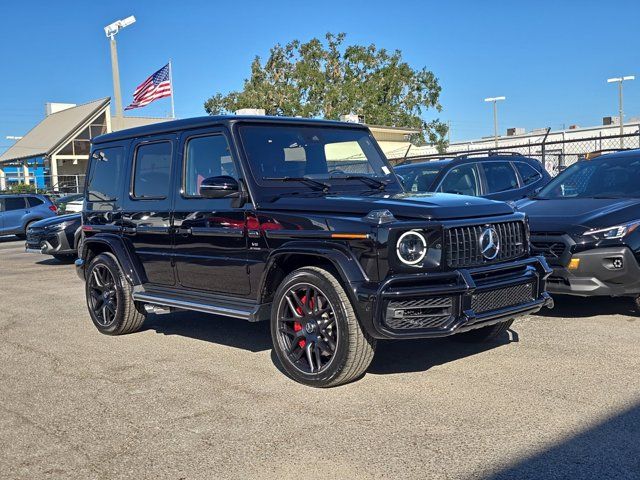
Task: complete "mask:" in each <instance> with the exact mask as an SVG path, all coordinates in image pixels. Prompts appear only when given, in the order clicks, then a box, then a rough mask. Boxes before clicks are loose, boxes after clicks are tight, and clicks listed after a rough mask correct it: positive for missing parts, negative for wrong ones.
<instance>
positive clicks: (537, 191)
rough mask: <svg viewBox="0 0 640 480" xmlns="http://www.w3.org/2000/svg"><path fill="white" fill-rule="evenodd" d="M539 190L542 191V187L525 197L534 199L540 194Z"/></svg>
mask: <svg viewBox="0 0 640 480" xmlns="http://www.w3.org/2000/svg"><path fill="white" fill-rule="evenodd" d="M540 190H542V187H538V188H536V189H535V190H533V191H532V192H530V193H529V195H527V198H534V197H535V196H536V195H538V194H539V193H540Z"/></svg>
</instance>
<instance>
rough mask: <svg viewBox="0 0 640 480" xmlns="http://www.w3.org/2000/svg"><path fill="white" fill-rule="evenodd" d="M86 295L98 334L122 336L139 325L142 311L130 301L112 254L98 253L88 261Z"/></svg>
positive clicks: (129, 290)
mask: <svg viewBox="0 0 640 480" xmlns="http://www.w3.org/2000/svg"><path fill="white" fill-rule="evenodd" d="M85 293H86V297H87V307H88V309H89V315H90V316H91V320H92V321H93V324H94V325H95V326H96V328H97V329H98V330H99V331H100V333H104V334H105V335H123V334H126V333H132V332H135V331H136V330H139V329H140V327H141V326H142V324H143V322H144V320H145V314H144V310H143V309H142V308H141V307H140V306H139V305H137V304H136V302H134V301H133V298H132V296H131V285H130V284H129V282H128V281H127V279H126V278H125V276H124V273H123V272H122V270H121V269H120V266H119V265H118V262H117V260H116V257H114V256H113V254H111V253H101V254H99V255H97V256H96V257H95V258H94V259H93V260H91V263H90V264H89V267H88V268H87V274H86V282H85Z"/></svg>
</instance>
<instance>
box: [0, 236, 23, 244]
mask: <svg viewBox="0 0 640 480" xmlns="http://www.w3.org/2000/svg"><path fill="white" fill-rule="evenodd" d="M19 241H20V239H19V238H18V237H16V236H14V235H2V236H0V243H8V242H19ZM23 241H24V240H23Z"/></svg>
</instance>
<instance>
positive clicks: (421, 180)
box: [396, 165, 442, 192]
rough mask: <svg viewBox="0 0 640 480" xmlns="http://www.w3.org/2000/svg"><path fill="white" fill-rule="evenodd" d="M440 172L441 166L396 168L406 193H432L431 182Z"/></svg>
mask: <svg viewBox="0 0 640 480" xmlns="http://www.w3.org/2000/svg"><path fill="white" fill-rule="evenodd" d="M440 170H442V166H439V167H436V166H424V165H422V166H416V167H408V166H407V167H399V168H396V175H398V176H399V177H400V178H401V179H402V182H403V183H404V188H405V189H406V190H407V191H408V192H432V191H433V182H434V180H435V179H436V177H437V176H438V173H440Z"/></svg>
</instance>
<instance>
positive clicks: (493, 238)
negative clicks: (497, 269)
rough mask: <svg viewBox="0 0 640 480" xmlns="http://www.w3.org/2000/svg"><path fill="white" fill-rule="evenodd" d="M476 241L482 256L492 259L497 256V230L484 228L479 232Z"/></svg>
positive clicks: (498, 246) (498, 248)
mask: <svg viewBox="0 0 640 480" xmlns="http://www.w3.org/2000/svg"><path fill="white" fill-rule="evenodd" d="M478 242H479V243H480V252H482V256H483V257H484V258H486V259H487V260H493V259H494V258H496V257H497V256H498V252H500V237H498V232H497V231H496V229H495V228H493V227H487V228H485V229H484V230H483V231H482V233H481V234H480V238H478Z"/></svg>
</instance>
